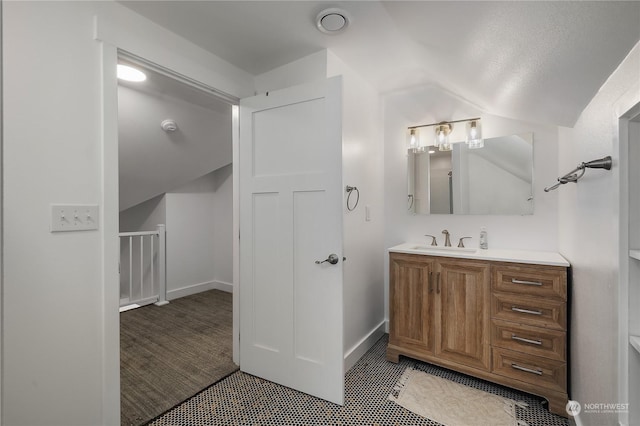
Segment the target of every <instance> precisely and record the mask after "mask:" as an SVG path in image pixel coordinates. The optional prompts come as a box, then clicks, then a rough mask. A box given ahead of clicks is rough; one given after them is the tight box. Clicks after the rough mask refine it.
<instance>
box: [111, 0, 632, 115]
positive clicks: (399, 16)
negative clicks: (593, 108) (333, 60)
mask: <svg viewBox="0 0 640 426" xmlns="http://www.w3.org/2000/svg"><path fill="white" fill-rule="evenodd" d="M121 3H123V4H124V5H125V6H127V7H129V8H131V9H132V10H134V11H136V12H138V13H140V14H141V15H143V16H145V17H147V18H148V19H150V20H152V21H155V22H156V23H158V24H160V25H162V26H164V27H166V28H167V29H169V30H171V31H173V32H175V33H177V34H179V35H181V36H182V37H184V38H186V39H188V40H190V41H192V42H193V43H195V44H197V45H199V46H201V47H203V48H204V49H206V50H208V51H210V52H212V53H213V54H215V55H217V56H219V57H221V58H223V59H225V60H226V61H228V62H230V63H232V64H234V65H236V66H238V67H239V68H242V69H244V70H245V71H247V72H249V73H252V74H254V75H256V74H260V73H262V72H265V71H268V70H270V69H273V68H275V67H278V66H280V65H284V64H286V63H288V62H291V61H293V60H295V59H298V58H301V57H303V56H306V55H308V54H311V53H314V52H317V51H319V50H321V49H324V48H330V49H331V50H332V51H333V52H334V53H335V54H336V55H338V56H339V57H341V58H342V59H343V60H344V61H345V62H347V63H348V64H349V65H350V66H351V67H352V68H354V69H355V70H357V71H358V72H359V73H360V74H361V75H362V76H363V77H364V78H365V79H367V80H368V81H370V82H371V83H372V84H373V85H374V86H375V87H377V88H378V89H379V90H380V92H381V93H387V92H393V91H397V90H402V89H406V88H410V87H421V86H425V85H437V86H439V87H442V88H443V89H444V90H446V91H448V92H450V93H454V94H455V95H456V96H458V97H460V98H462V99H465V100H466V101H468V102H469V103H471V104H473V105H475V106H477V107H478V108H479V109H481V110H483V111H486V112H488V113H492V114H497V115H502V116H505V117H513V118H519V119H525V120H528V121H536V122H541V123H549V124H558V125H565V126H572V125H573V123H574V122H575V120H576V119H577V117H578V116H579V114H580V112H581V111H582V110H583V109H584V107H585V106H586V104H587V103H588V101H589V100H590V99H591V98H592V97H593V95H594V94H595V93H596V92H597V90H598V89H599V88H600V86H601V85H602V84H603V83H604V82H605V80H606V79H607V77H608V76H609V75H610V74H611V73H612V72H613V71H614V69H615V68H616V67H617V65H618V64H619V63H620V62H621V61H622V60H623V59H624V57H625V56H626V55H627V54H628V52H629V51H630V50H631V48H632V47H633V46H634V45H635V44H636V43H637V42H638V40H639V39H640V2H614V1H603V2H584V1H576V2H565V1H557V2H542V1H535V2H483V1H472V2H458V1H451V2H432V1H410V2H404V1H388V2H378V1H355V2H318V1H286V2H272V1H256V2H253V1H228V2H227V1H195V2H192V1H153V0H150V1H139V2H129V1H123V2H121ZM335 6H340V7H342V8H344V9H345V10H347V11H348V12H349V13H350V14H351V16H352V18H353V23H352V25H351V27H350V28H349V29H348V30H347V31H345V32H344V33H342V34H340V35H325V34H322V33H320V32H319V31H317V29H316V28H315V24H314V19H315V16H316V15H317V14H318V12H319V11H321V10H322V9H324V8H326V7H335ZM639 79H640V70H639Z"/></svg>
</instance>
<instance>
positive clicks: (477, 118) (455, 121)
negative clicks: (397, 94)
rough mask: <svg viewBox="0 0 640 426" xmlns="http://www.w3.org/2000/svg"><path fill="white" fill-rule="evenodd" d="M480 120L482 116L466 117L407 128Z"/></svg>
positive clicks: (413, 127)
mask: <svg viewBox="0 0 640 426" xmlns="http://www.w3.org/2000/svg"><path fill="white" fill-rule="evenodd" d="M478 120H480V117H476V118H466V119H464V120H452V121H440V122H439V123H431V124H419V125H417V126H409V127H407V129H408V130H413V129H419V128H421V127H432V126H442V125H445V124H453V123H464V122H467V121H478Z"/></svg>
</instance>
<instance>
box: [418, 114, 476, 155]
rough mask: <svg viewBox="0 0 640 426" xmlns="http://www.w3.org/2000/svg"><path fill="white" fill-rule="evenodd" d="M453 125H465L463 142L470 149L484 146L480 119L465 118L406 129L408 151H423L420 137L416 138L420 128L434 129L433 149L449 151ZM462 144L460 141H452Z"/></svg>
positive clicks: (423, 147)
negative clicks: (407, 133)
mask: <svg viewBox="0 0 640 426" xmlns="http://www.w3.org/2000/svg"><path fill="white" fill-rule="evenodd" d="M454 123H467V131H466V138H465V142H466V143H467V145H468V146H469V148H470V149H475V148H482V147H483V146H484V139H482V130H481V126H480V117H476V118H467V119H464V120H453V121H441V122H439V123H431V124H420V125H418V126H411V127H408V128H407V130H409V135H408V137H409V143H408V145H409V149H412V150H413V152H419V151H425V148H426V147H425V146H422V145H421V144H420V137H419V136H418V129H419V128H421V127H434V128H435V140H434V143H433V146H434V147H436V146H437V147H438V149H439V150H440V151H451V149H452V147H453V145H452V142H451V140H450V135H451V133H452V132H453V124H454ZM454 142H455V143H457V142H462V141H454Z"/></svg>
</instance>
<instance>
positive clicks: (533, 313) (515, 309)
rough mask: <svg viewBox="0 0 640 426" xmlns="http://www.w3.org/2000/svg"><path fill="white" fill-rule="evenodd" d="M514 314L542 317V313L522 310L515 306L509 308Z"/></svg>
mask: <svg viewBox="0 0 640 426" xmlns="http://www.w3.org/2000/svg"><path fill="white" fill-rule="evenodd" d="M511 310H512V311H514V312H520V313H521V314H531V315H542V311H532V310H530V309H522V308H518V307H515V306H512V307H511Z"/></svg>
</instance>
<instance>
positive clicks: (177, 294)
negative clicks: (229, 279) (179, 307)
mask: <svg viewBox="0 0 640 426" xmlns="http://www.w3.org/2000/svg"><path fill="white" fill-rule="evenodd" d="M207 290H221V291H225V292H227V293H231V292H232V290H233V284H229V283H226V282H224V281H207V282H204V283H198V284H193V285H188V286H185V287H181V288H177V289H175V290H169V291H167V300H174V299H179V298H181V297H185V296H190V295H192V294H196V293H201V292H203V291H207Z"/></svg>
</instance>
